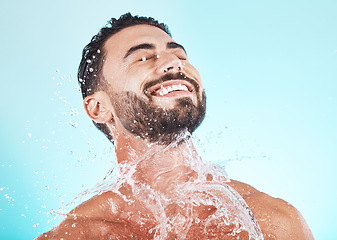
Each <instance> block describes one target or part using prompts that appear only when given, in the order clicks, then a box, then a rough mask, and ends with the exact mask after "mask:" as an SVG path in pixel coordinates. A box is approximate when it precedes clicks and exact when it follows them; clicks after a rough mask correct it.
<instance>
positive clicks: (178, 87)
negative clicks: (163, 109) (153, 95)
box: [157, 84, 188, 96]
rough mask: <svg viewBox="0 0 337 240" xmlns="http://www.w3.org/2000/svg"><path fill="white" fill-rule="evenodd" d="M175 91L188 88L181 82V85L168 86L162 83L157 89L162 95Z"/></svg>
mask: <svg viewBox="0 0 337 240" xmlns="http://www.w3.org/2000/svg"><path fill="white" fill-rule="evenodd" d="M173 91H188V88H187V87H186V86H185V85H182V84H179V85H171V86H167V87H163V85H161V87H160V89H159V90H158V91H157V92H158V94H159V95H160V96H164V95H166V94H168V93H170V92H173Z"/></svg>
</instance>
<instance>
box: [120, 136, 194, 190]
mask: <svg viewBox="0 0 337 240" xmlns="http://www.w3.org/2000/svg"><path fill="white" fill-rule="evenodd" d="M115 151H116V157H117V161H118V163H119V166H120V168H121V171H130V169H132V170H131V172H132V173H131V174H132V178H133V179H134V180H135V181H136V182H138V183H141V184H143V183H144V184H148V185H150V186H151V187H152V188H154V189H157V190H159V191H162V192H167V191H169V190H170V189H172V188H174V187H175V186H177V185H179V184H182V183H184V182H188V181H193V180H195V179H196V178H197V177H198V173H197V171H196V170H195V169H194V167H195V166H196V165H198V164H200V158H199V157H198V155H197V152H196V150H195V148H194V146H193V143H192V140H191V138H190V137H181V139H178V140H177V141H176V142H173V143H171V144H170V145H168V146H167V145H160V144H154V143H151V144H149V143H148V142H147V141H146V140H144V139H140V138H138V137H136V136H134V135H132V134H130V133H128V132H126V131H123V132H121V133H120V134H119V136H118V139H116V140H115ZM124 169H127V170H124ZM123 175H124V174H123ZM125 175H128V176H130V173H126V174H125Z"/></svg>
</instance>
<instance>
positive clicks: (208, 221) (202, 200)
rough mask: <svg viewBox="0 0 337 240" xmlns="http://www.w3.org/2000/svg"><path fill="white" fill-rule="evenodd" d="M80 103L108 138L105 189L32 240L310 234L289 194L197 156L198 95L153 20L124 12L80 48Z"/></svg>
mask: <svg viewBox="0 0 337 240" xmlns="http://www.w3.org/2000/svg"><path fill="white" fill-rule="evenodd" d="M78 77H79V82H80V84H81V89H82V94H83V98H84V107H85V110H86V112H87V114H88V116H89V117H90V118H91V119H92V120H93V122H94V124H95V125H96V126H97V127H98V128H99V129H100V130H101V131H102V132H104V133H105V135H106V136H107V137H108V138H109V139H110V141H111V142H113V144H114V147H115V152H116V157H117V162H118V165H119V172H120V173H119V177H118V179H117V181H115V182H113V183H110V189H109V191H105V192H102V193H100V194H98V195H97V196H95V197H93V198H91V199H90V200H88V201H87V202H84V203H82V204H81V205H79V206H78V207H76V208H75V209H74V210H72V211H71V212H70V213H69V214H67V216H66V218H65V219H64V220H63V221H62V222H61V224H60V225H59V226H57V227H56V228H54V229H52V230H51V231H49V232H47V233H44V234H42V235H41V236H39V237H38V239H131V238H134V239H287V240H289V239H294V240H295V239H296V240H298V239H313V237H312V234H311V232H310V229H309V228H308V226H307V224H306V222H305V220H304V219H303V217H302V216H301V214H300V213H299V212H298V211H297V210H296V209H295V208H294V207H293V206H291V205H290V204H288V203H287V202H285V201H283V200H281V199H276V198H273V197H270V196H269V195H267V194H265V193H262V192H259V191H258V190H256V189H254V188H253V187H251V186H249V185H247V184H244V183H241V182H238V181H234V180H230V179H227V178H226V177H225V174H224V172H223V170H221V169H218V168H216V167H214V166H211V165H208V164H206V163H204V162H203V161H202V160H201V159H200V157H199V156H198V155H197V153H196V151H195V149H194V147H193V143H192V140H191V134H192V133H193V131H194V130H195V129H196V128H197V127H198V126H199V125H200V124H201V122H202V120H203V118H204V116H205V109H206V96H205V92H204V90H203V86H202V82H201V78H200V75H199V73H198V71H197V70H196V69H195V68H194V67H193V66H192V65H191V64H190V62H189V60H188V58H187V55H186V51H185V49H184V47H183V46H182V45H180V44H179V43H176V42H175V41H174V40H173V39H172V38H171V35H170V33H169V31H168V29H167V27H166V25H164V24H161V23H158V22H157V21H156V20H154V19H152V18H145V17H138V16H131V14H125V15H123V16H121V17H120V18H119V19H111V21H110V23H109V25H107V26H106V27H104V28H102V29H101V31H100V32H99V33H98V34H97V35H95V36H94V37H93V39H92V40H91V42H90V43H89V44H88V45H87V46H86V47H85V48H84V50H83V57H82V61H81V64H80V67H79V73H78Z"/></svg>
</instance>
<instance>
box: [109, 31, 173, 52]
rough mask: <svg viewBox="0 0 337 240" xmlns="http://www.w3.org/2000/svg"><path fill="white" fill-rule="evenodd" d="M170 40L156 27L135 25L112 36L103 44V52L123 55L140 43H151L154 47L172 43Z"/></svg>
mask: <svg viewBox="0 0 337 240" xmlns="http://www.w3.org/2000/svg"><path fill="white" fill-rule="evenodd" d="M172 41H173V40H172V38H171V37H170V36H169V35H168V34H167V33H166V32H164V31H163V30H161V29H160V28H158V27H155V26H150V25H135V26H132V27H127V28H124V29H123V30H121V31H120V32H118V33H116V34H114V35H112V36H111V37H110V38H109V39H108V40H107V41H106V43H105V44H104V50H105V51H106V52H107V53H108V54H111V53H112V52H113V53H116V54H125V53H126V52H127V51H128V50H129V49H130V48H131V47H133V46H135V45H138V44H141V43H151V44H154V45H155V46H160V45H165V46H166V43H168V42H172ZM114 55H115V54H114Z"/></svg>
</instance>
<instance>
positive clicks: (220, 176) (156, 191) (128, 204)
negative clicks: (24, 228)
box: [72, 135, 263, 240]
mask: <svg viewBox="0 0 337 240" xmlns="http://www.w3.org/2000/svg"><path fill="white" fill-rule="evenodd" d="M189 139H190V136H189V135H187V136H186V135H185V136H181V138H180V139H178V140H177V141H176V142H174V143H172V144H170V145H169V146H167V147H166V148H164V149H161V150H160V151H157V152H152V151H149V152H146V153H145V154H144V155H142V156H139V155H138V156H134V158H133V160H134V162H132V163H130V161H126V162H122V163H120V164H119V166H118V168H117V167H116V166H115V167H114V168H112V169H110V171H109V172H108V174H107V175H106V176H105V178H104V179H103V181H101V182H100V183H98V184H97V185H96V186H95V187H94V188H92V189H88V190H86V191H84V192H83V193H81V194H80V195H79V196H78V197H77V198H75V199H74V201H73V202H72V205H74V202H75V200H78V198H82V197H84V196H85V195H87V194H97V195H100V194H103V193H104V192H112V193H114V194H116V195H117V196H119V197H120V199H122V202H123V204H122V206H123V207H121V208H120V209H119V210H118V207H117V209H116V203H115V202H114V201H113V200H111V203H110V205H111V209H114V210H111V211H112V213H111V214H115V213H113V212H118V211H121V212H123V214H124V215H127V214H132V220H131V219H128V221H133V222H135V223H133V224H136V225H137V226H140V228H142V229H143V231H145V232H146V236H147V237H148V238H149V239H150V238H151V239H158V240H159V239H171V238H174V239H195V237H197V236H198V237H205V238H207V239H209V238H215V237H216V238H219V237H220V238H222V239H240V238H241V237H242V238H244V239H248V238H249V239H263V236H262V233H261V230H260V228H259V226H258V224H257V221H256V220H255V218H254V216H253V214H252V212H251V211H250V209H249V207H248V206H247V204H246V203H245V201H244V200H243V198H242V197H241V196H240V195H239V194H238V193H237V192H236V191H235V190H234V189H233V188H231V187H230V186H229V185H227V184H226V183H227V182H229V181H230V180H229V179H228V178H227V174H226V172H225V171H224V170H223V169H222V168H220V167H218V166H217V165H214V164H206V163H205V162H204V161H203V160H202V159H201V158H200V157H199V156H198V155H197V153H196V151H195V150H194V148H193V146H192V145H191V141H189ZM182 142H183V143H182ZM181 144H186V146H187V148H183V150H181V151H180V152H179V154H180V155H181V156H182V157H183V159H184V161H183V163H180V164H179V165H175V163H172V165H171V166H166V167H165V168H164V169H157V168H156V166H157V165H155V166H153V164H157V163H158V162H156V160H158V158H160V157H162V156H170V154H172V152H173V151H175V150H176V149H177V147H178V146H181ZM153 159H155V160H153ZM158 161H159V160H158ZM149 163H150V165H149ZM159 164H160V163H159ZM144 168H145V169H147V170H149V169H157V170H158V171H157V172H156V174H155V175H153V174H151V173H150V175H152V177H153V179H152V181H144V175H142V177H141V178H140V177H139V170H140V169H144ZM142 173H144V172H142ZM171 173H174V174H172V176H174V178H167V176H169V175H170V174H171ZM161 178H163V179H166V180H167V179H168V180H169V181H167V182H166V184H165V188H164V189H163V188H160V187H159V188H158V186H156V184H154V183H155V182H159V183H160V179H161ZM139 204H140V205H141V206H146V207H145V209H143V208H142V210H140V209H139V208H138V207H137V206H138V205H139ZM137 212H138V213H137ZM139 212H142V213H139ZM144 216H145V217H144Z"/></svg>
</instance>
